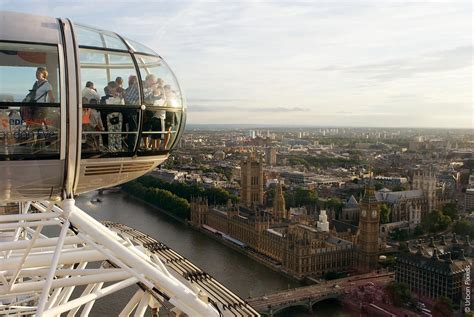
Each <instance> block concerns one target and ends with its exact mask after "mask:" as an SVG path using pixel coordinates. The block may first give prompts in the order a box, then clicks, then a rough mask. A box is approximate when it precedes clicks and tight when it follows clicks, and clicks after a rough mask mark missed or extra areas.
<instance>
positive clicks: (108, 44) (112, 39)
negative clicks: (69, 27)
mask: <svg viewBox="0 0 474 317" xmlns="http://www.w3.org/2000/svg"><path fill="white" fill-rule="evenodd" d="M74 31H75V33H76V36H77V41H78V43H79V46H81V47H84V46H86V47H97V48H110V49H115V50H125V51H126V50H128V49H127V46H126V45H125V43H124V42H123V41H122V39H120V38H119V37H118V36H117V35H116V34H114V33H112V32H107V31H102V30H97V29H94V28H91V27H88V26H84V25H80V24H76V27H75V30H74Z"/></svg>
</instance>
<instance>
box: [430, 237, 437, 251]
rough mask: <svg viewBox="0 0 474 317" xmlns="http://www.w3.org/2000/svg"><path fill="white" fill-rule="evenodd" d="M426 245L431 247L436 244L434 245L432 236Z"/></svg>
mask: <svg viewBox="0 0 474 317" xmlns="http://www.w3.org/2000/svg"><path fill="white" fill-rule="evenodd" d="M428 246H429V247H431V248H434V247H436V245H435V243H434V238H433V237H431V238H430V244H428Z"/></svg>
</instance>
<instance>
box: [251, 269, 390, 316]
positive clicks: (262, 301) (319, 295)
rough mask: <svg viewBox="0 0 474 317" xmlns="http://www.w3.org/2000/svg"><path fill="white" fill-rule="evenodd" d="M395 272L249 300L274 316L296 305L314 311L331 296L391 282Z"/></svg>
mask: <svg viewBox="0 0 474 317" xmlns="http://www.w3.org/2000/svg"><path fill="white" fill-rule="evenodd" d="M393 279H394V273H379V274H376V273H369V274H363V275H357V276H351V277H346V278H342V279H337V280H331V281H326V282H323V283H320V284H315V285H311V286H305V287H298V288H294V289H289V290H285V291H280V292H277V293H273V294H269V295H265V296H260V297H255V298H251V299H249V300H248V301H247V302H248V304H250V306H252V307H253V308H254V309H255V310H257V311H258V312H259V313H260V314H262V316H264V315H266V316H269V317H272V316H273V314H276V313H278V312H279V311H281V310H283V309H285V308H288V307H294V306H304V307H306V308H307V309H308V311H312V309H313V305H314V304H316V303H318V302H320V301H323V300H326V299H330V298H336V299H339V298H342V297H343V296H344V295H345V294H346V293H349V292H350V291H351V290H352V289H354V288H357V287H359V286H364V285H367V284H368V283H375V282H377V283H383V284H385V283H389V282H391V281H393Z"/></svg>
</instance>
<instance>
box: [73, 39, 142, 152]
mask: <svg viewBox="0 0 474 317" xmlns="http://www.w3.org/2000/svg"><path fill="white" fill-rule="evenodd" d="M80 62H81V86H82V88H81V89H82V91H81V94H82V104H83V111H82V112H83V113H82V130H83V136H82V157H83V158H87V157H97V156H102V157H103V156H130V155H132V153H133V151H134V149H135V144H136V141H137V136H138V122H139V111H140V110H139V105H140V89H139V82H138V76H137V73H136V69H135V66H134V63H133V59H132V57H131V56H130V54H129V53H120V52H112V51H106V50H94V49H86V48H81V49H80Z"/></svg>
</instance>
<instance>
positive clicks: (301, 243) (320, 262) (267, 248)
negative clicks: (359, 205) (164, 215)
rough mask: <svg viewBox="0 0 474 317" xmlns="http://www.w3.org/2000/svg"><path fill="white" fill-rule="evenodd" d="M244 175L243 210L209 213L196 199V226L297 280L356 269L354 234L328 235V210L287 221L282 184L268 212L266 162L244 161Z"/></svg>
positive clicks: (229, 206) (204, 203)
mask: <svg viewBox="0 0 474 317" xmlns="http://www.w3.org/2000/svg"><path fill="white" fill-rule="evenodd" d="M241 170H242V173H241V175H242V180H241V181H242V190H241V202H242V204H241V205H232V204H231V203H228V204H227V205H226V206H212V207H211V206H207V201H206V200H203V199H193V200H192V201H191V224H192V225H194V226H196V227H199V228H201V229H203V230H208V231H209V232H212V233H214V234H217V235H220V236H222V237H223V238H224V239H227V240H229V241H231V242H233V243H236V244H238V245H239V246H240V247H245V248H247V249H248V250H250V251H251V252H255V253H258V254H260V255H263V256H266V257H267V258H268V260H269V261H271V262H273V263H274V264H277V265H281V267H282V269H283V270H285V271H287V272H288V273H290V274H292V275H293V276H295V277H298V278H303V277H305V276H322V275H324V274H325V273H328V272H343V271H348V270H352V269H353V268H354V266H356V265H357V254H356V247H355V242H356V241H357V237H356V232H352V231H350V230H349V231H348V230H345V231H343V232H338V231H337V230H335V229H334V228H333V229H332V230H330V226H329V222H328V219H327V215H326V211H324V210H321V211H320V214H319V217H318V218H311V219H310V218H307V219H306V218H305V219H306V220H305V221H303V220H301V219H299V220H298V221H295V220H291V219H289V218H290V217H289V214H288V211H287V210H286V206H285V199H284V195H283V190H282V186H281V184H280V183H278V185H277V187H276V192H275V197H274V200H273V207H272V208H268V209H266V208H264V207H263V206H262V202H263V184H264V182H263V171H262V170H263V166H262V161H261V160H259V159H258V158H256V157H255V156H251V157H250V158H249V159H248V160H244V161H242V166H241ZM260 197H261V198H262V200H260V199H261V198H260ZM366 227H367V226H366ZM364 228H365V227H364ZM364 234H365V233H364ZM365 235H366V234H365ZM364 241H367V239H366V240H364ZM366 249H367V248H365V249H363V250H366ZM377 251H378V250H377Z"/></svg>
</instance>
